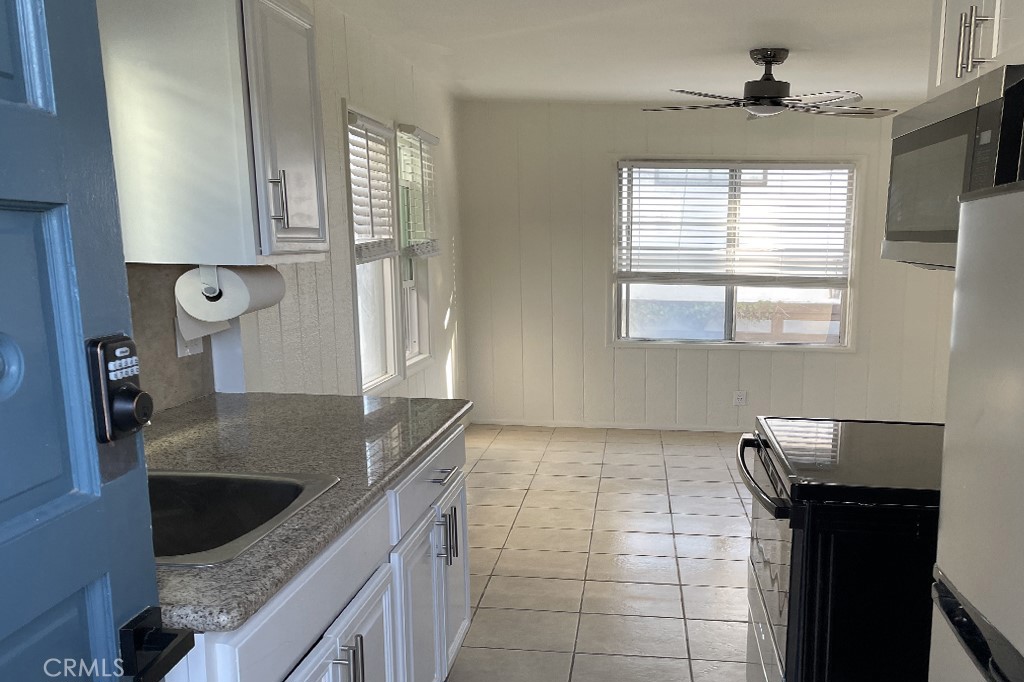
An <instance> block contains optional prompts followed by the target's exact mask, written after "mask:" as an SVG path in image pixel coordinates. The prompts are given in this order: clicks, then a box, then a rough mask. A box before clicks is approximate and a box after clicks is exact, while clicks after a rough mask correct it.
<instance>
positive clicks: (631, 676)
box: [572, 654, 746, 682]
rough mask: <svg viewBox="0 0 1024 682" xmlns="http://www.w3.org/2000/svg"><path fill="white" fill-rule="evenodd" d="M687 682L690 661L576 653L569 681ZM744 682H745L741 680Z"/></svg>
mask: <svg viewBox="0 0 1024 682" xmlns="http://www.w3.org/2000/svg"><path fill="white" fill-rule="evenodd" d="M625 680H648V681H649V682H689V680H690V663H689V661H686V660H682V659H673V658H651V657H643V656H607V655H604V654H576V658H575V660H574V661H573V666H572V682H624V681H625ZM744 682H746V681H745V680H744Z"/></svg>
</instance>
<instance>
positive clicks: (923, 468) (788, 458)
mask: <svg viewBox="0 0 1024 682" xmlns="http://www.w3.org/2000/svg"><path fill="white" fill-rule="evenodd" d="M757 421H758V429H757V430H758V435H759V436H760V438H761V440H762V443H764V444H765V445H766V446H767V447H768V448H769V449H770V450H771V452H772V460H773V462H774V463H775V466H776V468H777V470H778V473H779V475H780V478H781V479H782V481H783V482H784V485H786V487H787V488H788V492H789V495H790V498H791V499H792V500H793V501H800V500H820V501H836V502H858V503H876V504H908V505H919V504H928V505H931V504H938V500H939V481H940V479H941V475H942V434H943V425H942V424H920V423H908V422H882V421H844V420H833V419H789V418H782V417H758V420H757Z"/></svg>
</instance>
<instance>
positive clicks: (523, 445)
mask: <svg viewBox="0 0 1024 682" xmlns="http://www.w3.org/2000/svg"><path fill="white" fill-rule="evenodd" d="M547 446H548V438H547V436H544V437H543V438H542V437H536V438H534V437H527V438H519V437H505V436H502V435H501V434H498V436H497V437H496V438H495V439H494V440H492V441H491V444H490V445H489V446H488V448H487V449H488V450H495V449H497V450H543V449H544V448H546V447H547Z"/></svg>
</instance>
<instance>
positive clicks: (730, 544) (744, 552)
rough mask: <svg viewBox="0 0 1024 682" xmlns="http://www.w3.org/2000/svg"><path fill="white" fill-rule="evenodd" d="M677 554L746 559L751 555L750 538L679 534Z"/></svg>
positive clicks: (704, 557) (695, 557)
mask: <svg viewBox="0 0 1024 682" xmlns="http://www.w3.org/2000/svg"><path fill="white" fill-rule="evenodd" d="M675 538H676V556H678V557H687V558H690V559H746V558H748V557H749V556H750V540H749V539H748V538H732V537H727V536H724V535H722V536H708V535H677V536H675Z"/></svg>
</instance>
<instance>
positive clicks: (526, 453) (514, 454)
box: [480, 446, 544, 462]
mask: <svg viewBox="0 0 1024 682" xmlns="http://www.w3.org/2000/svg"><path fill="white" fill-rule="evenodd" d="M543 457H544V451H543V450H541V449H540V448H536V449H533V450H528V449H522V448H520V449H516V450H510V449H508V448H496V447H493V446H492V447H489V448H487V449H486V450H484V454H483V455H481V456H480V459H481V461H483V460H485V459H497V460H502V461H518V462H539V461H540V460H541V459H542V458H543Z"/></svg>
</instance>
